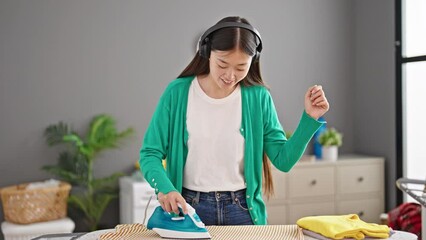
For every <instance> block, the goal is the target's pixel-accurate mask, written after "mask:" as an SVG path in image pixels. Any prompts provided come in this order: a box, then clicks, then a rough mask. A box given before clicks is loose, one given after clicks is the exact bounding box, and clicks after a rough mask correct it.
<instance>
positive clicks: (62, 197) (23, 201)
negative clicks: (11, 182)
mask: <svg viewBox="0 0 426 240" xmlns="http://www.w3.org/2000/svg"><path fill="white" fill-rule="evenodd" d="M27 185H28V183H27V184H20V185H15V186H10V187H5V188H2V189H0V194H1V200H2V204H3V213H4V218H5V220H6V221H8V222H11V223H17V224H29V223H36V222H44V221H51V220H55V219H60V218H64V217H65V216H66V215H67V199H68V195H69V191H70V189H71V185H70V184H69V183H66V182H60V183H59V185H58V186H51V187H45V188H36V189H27V188H26V187H27Z"/></svg>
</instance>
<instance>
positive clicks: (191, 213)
mask: <svg viewBox="0 0 426 240" xmlns="http://www.w3.org/2000/svg"><path fill="white" fill-rule="evenodd" d="M186 207H187V209H188V214H183V211H182V207H181V206H180V205H179V211H180V213H179V214H175V213H168V212H166V211H164V210H163V208H162V207H161V206H158V207H156V208H155V210H154V212H153V213H152V215H151V217H150V218H149V220H148V225H147V228H148V229H152V230H154V231H155V232H156V233H158V234H159V235H160V236H161V237H163V238H182V239H210V238H211V236H210V234H209V232H208V231H207V229H206V226H205V225H204V223H203V222H202V221H201V219H200V217H199V216H198V215H197V213H196V212H195V209H194V208H192V206H191V205H189V204H188V203H187V204H186Z"/></svg>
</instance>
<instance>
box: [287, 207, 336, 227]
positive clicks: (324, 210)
mask: <svg viewBox="0 0 426 240" xmlns="http://www.w3.org/2000/svg"><path fill="white" fill-rule="evenodd" d="M334 213H335V210H334V202H316V203H307V204H294V205H291V206H289V209H288V216H289V219H288V222H287V224H296V222H297V220H299V219H300V218H302V217H308V216H319V215H333V214H334Z"/></svg>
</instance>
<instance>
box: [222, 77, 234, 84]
mask: <svg viewBox="0 0 426 240" xmlns="http://www.w3.org/2000/svg"><path fill="white" fill-rule="evenodd" d="M221 80H222V81H223V82H224V83H225V84H227V85H230V84H232V83H233V82H234V81H231V80H225V79H223V78H221Z"/></svg>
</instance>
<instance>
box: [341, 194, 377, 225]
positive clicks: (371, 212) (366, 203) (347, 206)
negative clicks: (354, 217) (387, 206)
mask: <svg viewBox="0 0 426 240" xmlns="http://www.w3.org/2000/svg"><path fill="white" fill-rule="evenodd" d="M383 210H384V206H383V201H382V200H381V199H378V198H377V199H359V200H347V201H340V202H338V203H337V214H353V213H354V214H358V216H359V218H360V219H361V220H363V221H365V222H369V223H380V214H381V213H383Z"/></svg>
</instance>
